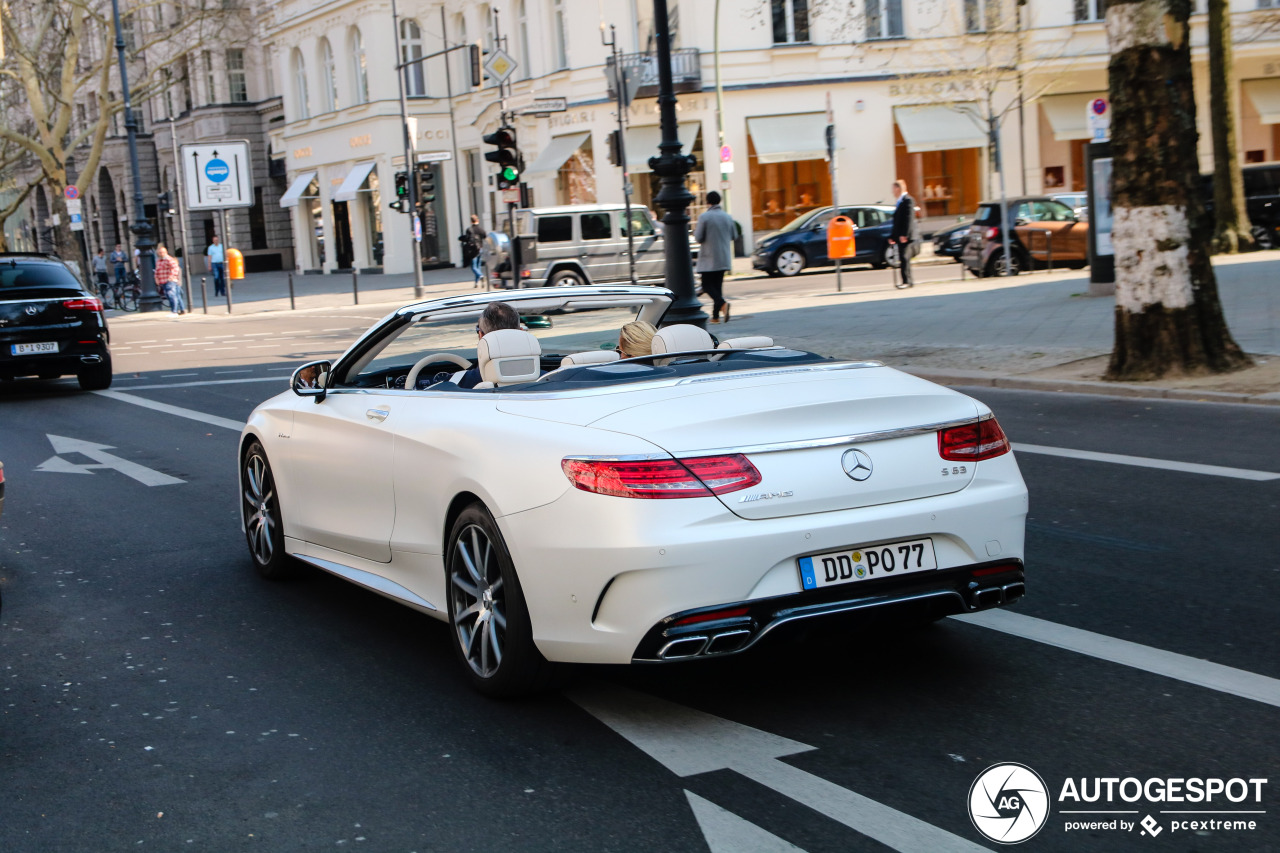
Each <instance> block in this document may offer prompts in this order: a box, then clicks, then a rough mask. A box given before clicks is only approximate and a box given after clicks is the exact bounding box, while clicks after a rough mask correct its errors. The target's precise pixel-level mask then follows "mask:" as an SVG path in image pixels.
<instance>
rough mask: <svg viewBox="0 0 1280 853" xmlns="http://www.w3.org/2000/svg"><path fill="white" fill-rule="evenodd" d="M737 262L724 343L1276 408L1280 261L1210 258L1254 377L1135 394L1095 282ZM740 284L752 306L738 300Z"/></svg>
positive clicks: (282, 299) (1002, 381) (991, 380)
mask: <svg viewBox="0 0 1280 853" xmlns="http://www.w3.org/2000/svg"><path fill="white" fill-rule="evenodd" d="M738 261H739V262H743V261H745V263H746V269H745V270H743V271H742V272H739V270H738V266H739V265H740V264H739V263H735V276H734V277H733V278H731V279H730V280H729V281H728V282H726V291H727V295H729V297H730V298H731V299H732V301H733V321H732V324H731V325H721V326H712V327H711V329H712V331H714V332H715V333H716V334H717V336H719V337H721V338H723V337H727V336H730V333H732V336H733V337H738V336H740V335H754V334H761V335H768V336H770V337H772V338H774V339H775V340H776V341H778V342H780V343H786V344H790V345H794V346H800V347H803V348H806V349H810V350H813V351H815V352H821V353H824V354H826V355H831V356H834V357H839V358H854V359H876V360H879V361H883V362H885V363H887V364H891V365H893V366H895V367H899V368H902V369H904V370H907V371H910V372H912V373H916V374H918V375H923V376H927V377H928V378H930V379H933V380H934V381H938V382H942V383H945V384H951V385H991V386H996V387H1006V388H1015V387H1016V388H1034V389H1037V390H1058V391H1075V392H1082V393H1095V394H1099V393H1100V394H1108V395H1123V396H1137V397H1162V398H1167V399H1193V400H1214V401H1222V402H1250V403H1262V404H1274V405H1280V252H1259V253H1254V254H1250V255H1241V256H1224V257H1219V258H1215V259H1214V266H1215V269H1216V271H1217V276H1218V285H1219V291H1220V293H1221V296H1222V303H1223V310H1224V312H1225V314H1226V318H1227V322H1228V325H1229V327H1230V329H1231V332H1232V334H1233V335H1234V337H1235V339H1236V341H1237V342H1238V343H1239V344H1240V346H1241V347H1242V348H1243V349H1244V350H1245V351H1246V352H1248V353H1251V354H1253V355H1254V356H1255V359H1256V360H1257V362H1258V364H1257V366H1256V367H1253V368H1250V369H1249V370H1246V371H1240V372H1237V373H1232V374H1226V375H1222V376H1208V377H1194V378H1183V379H1173V380H1162V381H1159V382H1133V383H1115V382H1102V381H1100V379H1101V374H1102V372H1103V371H1104V370H1105V368H1106V357H1107V356H1108V354H1109V353H1110V351H1111V348H1112V343H1113V322H1114V321H1113V316H1114V308H1115V302H1114V300H1113V299H1111V298H1091V297H1089V296H1088V295H1087V294H1088V290H1089V285H1088V273H1087V271H1086V272H1084V273H1080V272H1067V271H1061V270H1058V271H1054V272H1047V273H1046V272H1042V273H1034V274H1024V275H1020V276H1016V277H1012V278H1003V279H968V280H964V281H960V280H954V279H953V280H947V281H940V282H921V283H920V284H918V285H917V286H916V287H914V288H912V289H910V290H902V291H900V290H894V289H892V288H891V287H889V286H888V285H885V284H882V283H871V279H869V278H868V279H866V280H865V281H866V283H863V282H860V281H859V280H858V276H857V274H856V273H855V274H852V275H851V276H846V280H845V281H846V285H845V287H846V289H845V290H844V291H843V292H841V293H836V292H834V279H835V276H834V274H825V273H823V274H811V275H806V276H803V277H801V278H797V279H780V278H775V279H760V278H756V279H754V280H753V281H752V282H751V284H750V285H748V284H747V283H746V280H745V274H749V272H750V261H749V259H738ZM946 262H947V263H949V262H950V261H946ZM877 281H878V280H877ZM293 282H294V302H295V304H296V306H297V309H298V310H310V309H320V308H323V309H332V308H336V307H343V306H347V307H349V306H352V305H354V304H355V302H354V298H353V293H352V277H351V276H350V275H349V274H337V275H325V276H315V275H309V276H302V275H294V277H293ZM423 283H424V298H427V299H431V298H436V297H441V296H448V295H461V294H467V293H472V292H475V291H474V290H473V288H472V287H471V274H470V271H469V270H466V269H445V270H431V271H428V272H424V273H423ZM735 283H736V284H737V285H738V288H737V289H744V290H750V291H752V293H750V294H747V295H742V296H737V297H735V296H734V290H735V286H734V285H735ZM193 284H194V289H195V294H194V295H195V306H196V307H195V309H194V313H193V315H192V316H191V320H194V321H201V322H204V321H207V322H218V321H222V320H226V319H228V317H227V315H226V307H225V303H218V304H210V306H209V314H208V315H205V314H203V313H202V311H201V308H200V307H199V306H200V295H199V280H198V278H197V279H196V280H195V281H194V282H193ZM761 285H763V287H762V286H761ZM358 288H359V300H360V301H359V305H360V306H361V307H362V308H363V307H366V306H368V307H374V306H376V307H377V308H379V309H382V310H386V311H390V310H391V309H392V308H393V307H395V306H396V305H400V304H405V303H408V302H410V301H412V300H413V298H414V295H413V276H412V275H411V274H402V275H361V276H360V277H359V280H358ZM210 290H212V288H210ZM232 292H233V300H234V309H233V311H234V315H235V316H241V315H252V314H261V313H265V312H279V311H286V312H287V311H289V310H290V303H289V297H288V274H286V273H257V274H254V275H251V276H248V277H246V278H245V279H243V280H242V281H239V282H237V283H236V284H235V287H234V289H233V291H232ZM211 303H212V300H211ZM162 317H163V321H165V322H172V321H173V318H170V317H169V316H168V315H167V314H165V315H162ZM158 321H161V315H156V314H133V315H119V314H118V312H112V313H111V322H112V323H122V322H123V323H130V324H132V323H139V322H140V323H147V322H158ZM178 322H182V321H178Z"/></svg>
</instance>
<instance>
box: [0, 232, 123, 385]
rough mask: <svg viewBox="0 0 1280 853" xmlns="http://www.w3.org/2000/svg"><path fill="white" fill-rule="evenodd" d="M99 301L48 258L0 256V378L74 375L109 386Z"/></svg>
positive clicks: (55, 260)
mask: <svg viewBox="0 0 1280 853" xmlns="http://www.w3.org/2000/svg"><path fill="white" fill-rule="evenodd" d="M109 341H110V337H109V334H108V332H107V320H106V317H105V316H104V315H103V313H102V301H101V300H100V299H98V297H96V296H94V295H93V293H91V292H90V291H89V290H88V289H87V288H86V287H85V286H84V284H83V283H82V282H81V281H80V279H79V278H77V276H76V274H75V273H74V272H72V271H71V268H70V267H68V266H67V265H66V264H64V263H63V262H62V261H61V260H59V259H58V258H57V257H55V256H53V255H38V254H19V253H3V254H0V379H16V378H18V377H21V376H38V377H39V378H41V379H56V378H57V377H59V376H68V375H74V376H75V377H76V378H77V379H79V380H80V387H81V388H83V389H85V390H86V391H96V390H100V389H102V388H107V387H109V386H110V385H111V350H110V347H109V346H108V344H109Z"/></svg>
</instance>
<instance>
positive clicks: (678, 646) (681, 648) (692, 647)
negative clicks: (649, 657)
mask: <svg viewBox="0 0 1280 853" xmlns="http://www.w3.org/2000/svg"><path fill="white" fill-rule="evenodd" d="M706 645H707V638H706V637H704V636H697V637H680V638H679V639H676V640H672V641H671V642H669V643H667V644H666V645H665V646H663V647H662V649H661V650H660V651H659V652H658V658H659V659H660V660H679V659H681V658H693V657H697V656H698V655H700V654H702V650H703V648H705V647H706Z"/></svg>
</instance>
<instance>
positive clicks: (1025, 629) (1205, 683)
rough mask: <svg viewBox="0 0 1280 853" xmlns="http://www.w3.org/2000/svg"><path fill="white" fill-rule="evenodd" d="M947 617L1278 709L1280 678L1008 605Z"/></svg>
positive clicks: (1279, 704) (1279, 703) (1279, 705)
mask: <svg viewBox="0 0 1280 853" xmlns="http://www.w3.org/2000/svg"><path fill="white" fill-rule="evenodd" d="M951 618H952V619H958V620H959V621H961V622H967V623H969V624H971V625H980V626H982V627H983V628H989V629H991V630H992V631H999V632H1001V633H1003V634H1010V635H1012V636H1015V637H1022V638H1023V639H1027V640H1034V641H1035V642H1037V643H1044V644H1045V645H1048V646H1056V647H1058V648H1060V649H1066V650H1067V651H1071V652H1076V653H1078V654H1082V655H1087V656H1089V657H1093V658H1098V659H1099V660H1105V661H1110V662H1111V663H1118V664H1121V665H1122V666H1130V667H1133V668H1134V669H1140V670H1142V671H1144V672H1150V673H1154V674H1156V675H1163V676H1165V677H1166V678H1173V679H1176V680H1178V681H1184V682H1186V683H1187V684H1195V685H1198V686H1200V687H1207V688H1209V689H1210V690H1217V691H1218V692H1220V693H1229V694H1231V695H1232V696H1239V697H1241V698H1242V699H1253V700H1254V701H1256V702H1262V703H1263V704H1266V705H1272V706H1274V707H1277V708H1280V679H1275V678H1270V677H1268V676H1265V675H1258V674H1257V673H1253V672H1246V671H1245V670H1243V669H1236V668H1234V667H1230V666H1223V665H1222V664H1218V663H1212V662H1210V661H1207V660H1202V659H1200V658H1193V657H1189V656H1187V655H1180V654H1177V653H1176V652H1166V651H1164V650H1163V649H1154V648H1152V647H1151V646H1144V645H1141V644H1140V643H1131V642H1129V641H1128V640H1120V639H1117V638H1115V637H1108V636H1106V635H1105V634H1095V633H1093V632H1092V631H1085V630H1082V629H1080V628H1072V627H1070V626H1068V625H1062V624H1059V623H1057V622H1047V621H1045V620H1043V619H1036V618H1035V617H1034V616H1023V615H1022V614H1021V613H1012V612H1010V611H1007V610H984V611H982V612H980V613H965V614H961V615H958V616H952V617H951Z"/></svg>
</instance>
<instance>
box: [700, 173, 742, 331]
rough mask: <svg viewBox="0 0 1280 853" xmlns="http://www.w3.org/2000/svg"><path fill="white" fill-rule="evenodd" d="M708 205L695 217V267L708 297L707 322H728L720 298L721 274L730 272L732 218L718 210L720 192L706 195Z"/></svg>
mask: <svg viewBox="0 0 1280 853" xmlns="http://www.w3.org/2000/svg"><path fill="white" fill-rule="evenodd" d="M707 203H708V204H710V205H711V206H710V207H708V208H707V209H706V211H705V212H704V213H703V214H702V215H701V216H699V217H698V227H697V228H695V229H694V231H693V239H695V240H697V241H698V265H697V267H695V269H696V270H697V271H698V272H699V273H700V274H701V275H702V292H703V293H705V294H706V295H707V296H710V297H711V322H713V323H719V322H720V309H721V308H723V309H724V321H725V322H726V323H727V322H729V303H728V302H727V301H726V300H725V298H724V274H725V273H726V272H728V271H729V270H731V269H733V232H734V227H733V218H732V217H731V216H729V214H728V213H725V211H724V209H723V208H722V207H720V193H718V192H716V191H715V190H712V191H711V192H709V193H707Z"/></svg>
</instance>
